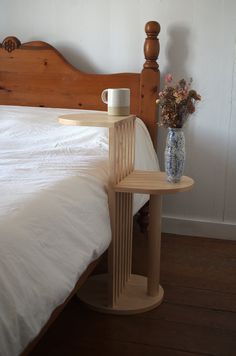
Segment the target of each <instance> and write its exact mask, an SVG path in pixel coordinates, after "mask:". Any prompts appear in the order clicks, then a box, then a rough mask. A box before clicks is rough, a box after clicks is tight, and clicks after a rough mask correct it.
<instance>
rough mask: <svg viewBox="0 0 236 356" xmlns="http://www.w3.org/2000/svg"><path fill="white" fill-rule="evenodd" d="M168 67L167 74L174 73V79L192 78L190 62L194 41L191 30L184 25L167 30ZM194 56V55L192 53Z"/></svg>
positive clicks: (165, 69)
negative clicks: (189, 67)
mask: <svg viewBox="0 0 236 356" xmlns="http://www.w3.org/2000/svg"><path fill="white" fill-rule="evenodd" d="M167 35H168V39H167V46H166V50H165V53H166V67H165V68H164V72H165V73H172V74H173V76H174V78H176V79H177V80H178V79H181V78H186V79H188V78H189V77H190V75H189V71H188V60H189V57H190V49H191V50H192V46H191V44H192V39H191V31H190V28H189V27H187V26H184V25H182V24H174V25H171V26H170V27H169V28H168V30H167ZM191 56H192V53H191Z"/></svg>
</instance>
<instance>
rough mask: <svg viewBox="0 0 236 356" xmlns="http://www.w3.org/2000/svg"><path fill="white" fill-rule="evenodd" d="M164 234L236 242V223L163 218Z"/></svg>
mask: <svg viewBox="0 0 236 356" xmlns="http://www.w3.org/2000/svg"><path fill="white" fill-rule="evenodd" d="M162 232H167V233H171V234H178V235H189V236H202V237H211V238H216V239H223V240H235V241H236V223H228V222H223V221H222V222H217V221H204V220H190V219H184V218H181V217H178V218H176V217H170V216H163V217H162Z"/></svg>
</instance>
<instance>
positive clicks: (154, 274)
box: [147, 195, 162, 297]
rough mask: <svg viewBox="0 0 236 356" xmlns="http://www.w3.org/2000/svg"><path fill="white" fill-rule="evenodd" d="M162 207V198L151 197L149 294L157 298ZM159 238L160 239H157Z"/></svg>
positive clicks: (157, 196) (159, 196)
mask: <svg viewBox="0 0 236 356" xmlns="http://www.w3.org/2000/svg"><path fill="white" fill-rule="evenodd" d="M161 206H162V196H161V195H151V196H150V218H149V219H150V228H149V232H148V273H147V294H148V295H150V296H151V297H155V296H156V295H157V294H158V289H159V281H160V251H161ZM157 236H158V237H159V238H157Z"/></svg>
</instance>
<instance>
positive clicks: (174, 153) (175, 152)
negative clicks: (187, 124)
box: [165, 127, 185, 183]
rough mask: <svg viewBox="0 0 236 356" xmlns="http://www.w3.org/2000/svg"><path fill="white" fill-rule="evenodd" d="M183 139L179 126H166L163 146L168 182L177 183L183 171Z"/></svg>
mask: <svg viewBox="0 0 236 356" xmlns="http://www.w3.org/2000/svg"><path fill="white" fill-rule="evenodd" d="M184 162H185V139H184V133H183V130H182V129H181V128H171V127H170V128H168V134H167V138H166V148H165V171H166V175H167V180H168V182H171V183H177V182H179V181H180V178H181V177H182V175H183V172H184Z"/></svg>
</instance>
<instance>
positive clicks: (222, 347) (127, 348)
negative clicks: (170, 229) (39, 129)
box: [31, 231, 236, 356]
mask: <svg viewBox="0 0 236 356" xmlns="http://www.w3.org/2000/svg"><path fill="white" fill-rule="evenodd" d="M146 247H147V238H146V236H144V235H141V234H140V233H138V232H137V231H136V235H135V240H134V260H133V269H134V270H135V272H138V273H142V274H145V272H146V262H147V255H146ZM161 258H162V264H161V283H162V285H163V287H164V290H165V296H164V302H163V303H162V304H161V306H160V307H158V308H156V309H155V310H152V311H149V312H147V313H143V314H139V315H134V316H113V315H106V314H99V313H96V312H93V311H91V310H89V309H87V308H86V307H85V306H83V305H82V304H81V303H80V302H79V301H78V300H77V299H76V298H73V299H72V300H71V302H70V303H69V304H68V306H67V307H66V309H65V310H64V311H63V313H62V314H61V316H60V317H59V318H58V320H57V321H56V322H55V323H54V324H53V325H52V327H51V328H50V329H49V331H48V332H47V334H46V335H45V336H44V338H43V339H42V340H41V342H40V343H39V344H38V346H37V347H36V348H35V350H34V351H33V352H32V353H31V356H41V355H48V356H49V355H50V356H54V355H55V356H56V355H57V356H64V355H65V356H67V355H68V356H74V355H76V356H91V355H96V356H107V355H109V356H118V355H119V356H120V355H121V356H131V354H132V355H136V356H144V355H147V356H154V355H155V356H158V355H160V356H172V355H173V356H191V355H215V356H218V355H219V356H236V242H234V241H225V240H214V239H204V238H198V237H195V238H193V237H184V236H176V235H163V239H162V256H161ZM104 263H105V262H104ZM104 268H105V265H101V266H100V267H99V269H98V271H101V270H103V269H104Z"/></svg>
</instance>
